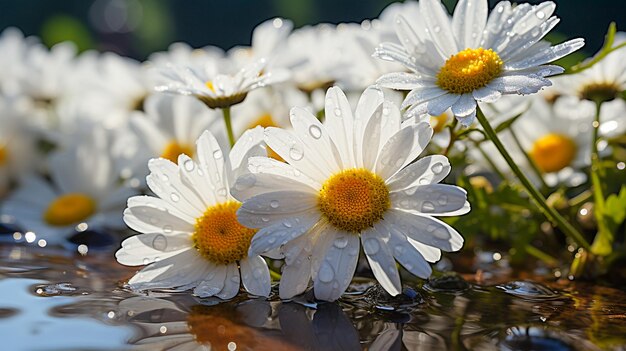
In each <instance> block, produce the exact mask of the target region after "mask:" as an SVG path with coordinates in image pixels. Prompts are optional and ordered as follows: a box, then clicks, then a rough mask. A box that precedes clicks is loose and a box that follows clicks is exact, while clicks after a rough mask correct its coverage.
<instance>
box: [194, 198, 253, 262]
mask: <svg viewBox="0 0 626 351" xmlns="http://www.w3.org/2000/svg"><path fill="white" fill-rule="evenodd" d="M239 206H241V204H240V203H239V202H234V201H229V202H224V203H221V204H217V205H215V206H213V207H209V208H208V209H207V210H206V211H205V212H204V214H203V215H202V217H200V218H198V219H196V225H195V230H194V232H193V234H192V240H193V244H194V247H195V248H196V250H198V252H200V254H201V255H202V256H203V257H204V258H206V259H207V260H209V261H210V262H213V263H215V264H222V265H225V264H229V263H233V262H236V261H239V260H241V259H243V258H244V257H246V256H247V255H248V248H249V247H250V241H251V240H252V236H253V235H254V233H256V230H254V229H250V228H247V227H244V226H243V225H241V224H240V223H239V221H237V210H238V209H239Z"/></svg>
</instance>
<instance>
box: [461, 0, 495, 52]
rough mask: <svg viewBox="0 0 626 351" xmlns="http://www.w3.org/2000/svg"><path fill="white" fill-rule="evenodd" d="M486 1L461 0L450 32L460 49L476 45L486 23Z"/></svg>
mask: <svg viewBox="0 0 626 351" xmlns="http://www.w3.org/2000/svg"><path fill="white" fill-rule="evenodd" d="M487 12H488V8H487V0H461V1H459V2H458V3H457V5H456V8H455V9H454V15H453V17H452V30H453V32H454V36H455V37H456V38H457V39H458V44H459V47H460V48H472V47H476V46H477V45H478V42H479V41H480V39H481V34H482V32H483V30H484V29H485V25H486V23H487Z"/></svg>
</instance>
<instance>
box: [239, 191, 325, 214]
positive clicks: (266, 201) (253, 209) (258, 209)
mask: <svg viewBox="0 0 626 351" xmlns="http://www.w3.org/2000/svg"><path fill="white" fill-rule="evenodd" d="M316 206H317V197H316V196H313V195H312V194H310V193H302V192H296V191H275V192H271V193H265V194H259V195H257V196H254V197H251V198H250V199H248V200H247V201H246V202H244V203H243V204H242V205H241V208H240V211H243V212H249V213H255V214H259V215H266V214H275V213H294V212H300V211H304V210H308V209H312V208H314V207H316Z"/></svg>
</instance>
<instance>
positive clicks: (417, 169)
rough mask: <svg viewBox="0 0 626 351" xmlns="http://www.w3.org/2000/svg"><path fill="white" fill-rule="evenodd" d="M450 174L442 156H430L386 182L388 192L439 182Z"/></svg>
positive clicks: (446, 162)
mask: <svg viewBox="0 0 626 351" xmlns="http://www.w3.org/2000/svg"><path fill="white" fill-rule="evenodd" d="M449 173H450V162H449V161H448V158H447V157H445V156H442V155H430V156H426V157H424V158H421V159H419V160H417V161H416V162H414V163H412V164H410V165H408V166H407V167H405V168H403V169H401V170H400V171H399V172H398V173H396V174H395V175H394V176H393V177H391V178H390V179H389V180H387V185H388V186H389V190H390V191H398V190H404V189H407V188H409V187H413V186H415V185H425V184H433V183H439V182H441V181H442V180H443V179H444V178H445V177H447V176H448V174H449Z"/></svg>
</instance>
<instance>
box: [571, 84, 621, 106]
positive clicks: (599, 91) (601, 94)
mask: <svg viewBox="0 0 626 351" xmlns="http://www.w3.org/2000/svg"><path fill="white" fill-rule="evenodd" d="M579 94H580V97H581V98H582V99H586V100H591V101H596V102H606V101H611V100H613V99H615V98H616V97H618V96H619V94H620V88H619V86H618V85H617V84H615V83H612V82H594V83H590V84H586V85H585V86H583V87H582V89H580V92H579Z"/></svg>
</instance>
